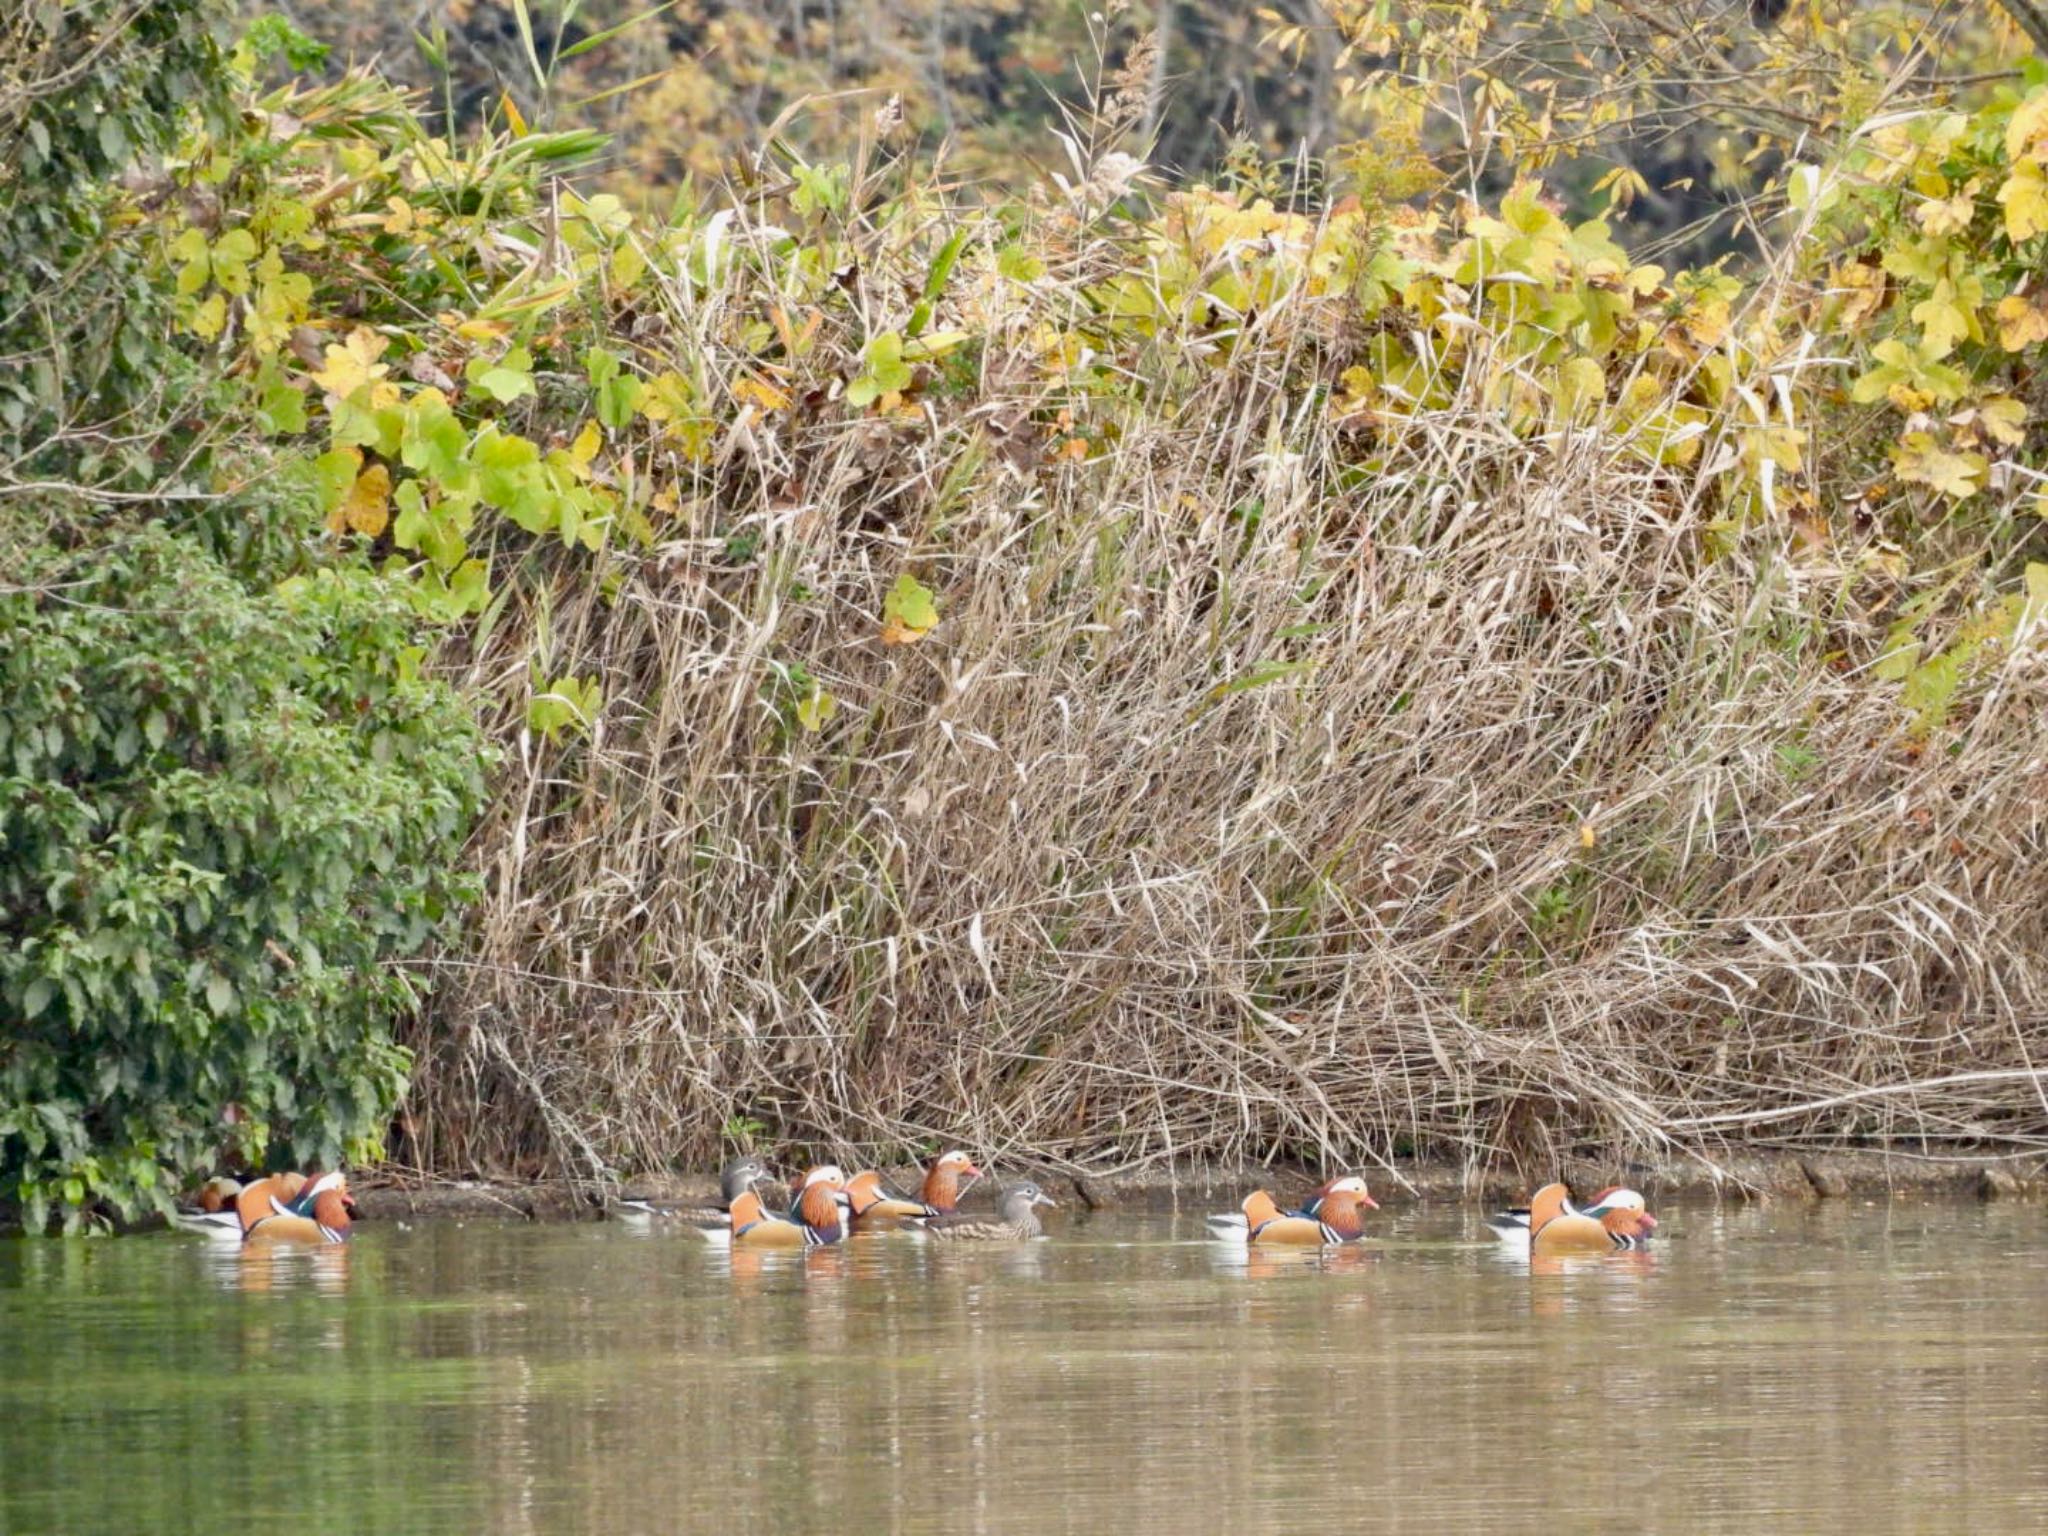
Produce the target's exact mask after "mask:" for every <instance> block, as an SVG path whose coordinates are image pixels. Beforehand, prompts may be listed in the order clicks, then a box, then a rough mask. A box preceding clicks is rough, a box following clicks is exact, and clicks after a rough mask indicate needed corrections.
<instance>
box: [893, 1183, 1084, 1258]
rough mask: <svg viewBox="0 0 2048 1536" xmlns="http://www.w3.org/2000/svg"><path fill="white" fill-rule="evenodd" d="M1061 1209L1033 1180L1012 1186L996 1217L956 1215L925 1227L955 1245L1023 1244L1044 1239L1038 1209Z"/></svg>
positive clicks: (941, 1218)
mask: <svg viewBox="0 0 2048 1536" xmlns="http://www.w3.org/2000/svg"><path fill="white" fill-rule="evenodd" d="M1041 1205H1043V1206H1048V1207H1050V1208H1051V1209H1054V1210H1057V1209H1059V1202H1058V1201H1056V1200H1054V1199H1053V1197H1052V1196H1051V1195H1048V1194H1047V1193H1046V1192H1045V1191H1044V1190H1042V1189H1040V1188H1039V1187H1038V1186H1037V1185H1036V1184H1033V1183H1032V1182H1031V1181H1030V1180H1028V1179H1027V1180H1025V1181H1024V1182H1023V1183H1021V1184H1012V1185H1011V1186H1010V1187H1009V1188H1008V1189H1007V1190H1005V1191H1004V1192H1003V1198H1002V1200H1001V1202H1000V1203H999V1204H998V1205H997V1207H996V1209H997V1211H998V1212H999V1215H997V1216H996V1217H993V1218H992V1217H988V1216H973V1215H968V1214H966V1213H964V1212H960V1211H955V1212H954V1213H953V1214H951V1215H950V1216H934V1217H932V1218H931V1219H929V1220H928V1221H926V1222H925V1224H924V1229H925V1231H927V1232H929V1233H930V1234H931V1235H932V1236H933V1237H936V1238H941V1239H943V1240H945V1241H946V1242H954V1243H1022V1242H1028V1241H1029V1240H1031V1239H1032V1238H1034V1237H1043V1236H1045V1228H1044V1226H1043V1225H1041V1224H1040V1222H1039V1220H1038V1207H1039V1206H1041Z"/></svg>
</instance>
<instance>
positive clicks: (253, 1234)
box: [242, 1173, 355, 1244]
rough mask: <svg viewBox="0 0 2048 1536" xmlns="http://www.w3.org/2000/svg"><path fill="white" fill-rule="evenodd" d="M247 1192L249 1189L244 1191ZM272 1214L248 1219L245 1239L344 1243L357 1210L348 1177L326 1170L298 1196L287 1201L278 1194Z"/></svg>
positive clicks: (274, 1200) (272, 1200)
mask: <svg viewBox="0 0 2048 1536" xmlns="http://www.w3.org/2000/svg"><path fill="white" fill-rule="evenodd" d="M245 1194H246V1191H245ZM270 1204H271V1209H270V1212H269V1214H267V1215H263V1216H258V1217H257V1218H256V1219H255V1220H254V1221H252V1222H250V1223H249V1229H248V1231H247V1232H245V1233H244V1234H243V1236H242V1241H243V1242H245V1243H253V1244H261V1243H298V1244H316V1243H345V1242H347V1241H348V1237H349V1226H350V1223H351V1220H352V1218H353V1216H354V1213H355V1206H354V1203H353V1202H352V1201H351V1200H350V1199H349V1197H348V1180H347V1179H346V1178H345V1177H343V1176H342V1175H341V1174H339V1173H323V1174H321V1175H320V1177H319V1178H317V1179H315V1180H313V1182H312V1183H310V1184H307V1185H306V1186H305V1187H304V1189H303V1190H302V1191H301V1193H300V1194H299V1197H298V1198H297V1199H296V1200H294V1201H292V1202H291V1203H290V1204H286V1203H285V1202H284V1201H282V1200H279V1199H278V1198H277V1197H276V1196H275V1195H273V1196H272V1197H271V1200H270Z"/></svg>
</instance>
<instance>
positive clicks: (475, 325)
mask: <svg viewBox="0 0 2048 1536" xmlns="http://www.w3.org/2000/svg"><path fill="white" fill-rule="evenodd" d="M434 318H435V319H436V320H437V321H439V322H440V323H441V324H442V325H445V326H447V327H448V329H449V330H451V331H453V332H454V333H455V334H456V335H458V336H460V337H461V338H462V339H463V340H464V341H498V340H501V339H502V338H504V337H506V336H509V335H511V334H512V327H511V326H509V325H507V324H506V323H505V322H504V321H502V320H486V319H483V318H481V317H473V316H469V315H465V314H463V313H461V312H460V311H459V310H453V309H444V310H442V311H441V312H440V313H439V314H437V315H435V316H434Z"/></svg>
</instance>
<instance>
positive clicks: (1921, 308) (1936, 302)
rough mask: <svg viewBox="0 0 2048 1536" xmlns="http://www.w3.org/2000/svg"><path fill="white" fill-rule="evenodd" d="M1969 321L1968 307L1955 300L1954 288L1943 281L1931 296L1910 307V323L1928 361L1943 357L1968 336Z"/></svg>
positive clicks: (1970, 320) (1935, 287)
mask: <svg viewBox="0 0 2048 1536" xmlns="http://www.w3.org/2000/svg"><path fill="white" fill-rule="evenodd" d="M1972 319H1973V316H1972V315H1971V313H1970V308H1969V306H1968V305H1966V304H1964V303H1962V302H1961V301H1960V300H1959V299H1958V298H1957V297H1956V294H1955V289H1954V285H1952V284H1951V283H1949V282H1948V281H1947V280H1946V279H1943V280H1942V281H1941V282H1939V283H1937V284H1935V286H1934V292H1933V294H1932V295H1931V296H1929V297H1928V298H1925V299H1922V300H1921V301H1920V302H1919V303H1918V304H1915V305H1914V306H1913V320H1914V323H1915V324H1917V325H1918V326H1919V327H1920V331H1921V341H1922V343H1923V347H1924V350H1925V351H1926V354H1927V355H1928V356H1929V357H1935V358H1939V357H1946V356H1948V354H1949V353H1950V352H1952V351H1954V350H1955V345H1956V343H1957V342H1959V341H1961V340H1962V339H1963V338H1964V337H1966V336H1968V335H1969V334H1970V326H1971V322H1972Z"/></svg>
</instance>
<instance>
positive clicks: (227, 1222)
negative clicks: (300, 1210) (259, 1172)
mask: <svg viewBox="0 0 2048 1536" xmlns="http://www.w3.org/2000/svg"><path fill="white" fill-rule="evenodd" d="M305 1188H306V1176H305V1175H304V1174H303V1173H273V1174H271V1175H270V1176H269V1177H267V1178H261V1179H257V1180H256V1181H255V1182H253V1183H250V1184H243V1183H240V1182H238V1181H237V1180H234V1179H228V1178H217V1179H209V1180H207V1181H206V1184H205V1185H204V1186H203V1187H202V1188H201V1189H200V1191H199V1199H198V1201H197V1202H196V1203H195V1204H194V1205H193V1206H192V1207H191V1208H189V1209H181V1210H179V1211H178V1212H177V1214H176V1215H174V1216H173V1217H172V1218H171V1224H172V1225H173V1226H176V1227H180V1228H182V1229H184V1230H185V1231H187V1232H197V1233H199V1234H200V1235H201V1236H203V1237H212V1238H219V1239H222V1240H225V1241H229V1242H237V1243H239V1242H240V1241H242V1239H243V1238H245V1237H247V1236H248V1235H249V1229H250V1228H251V1227H253V1226H255V1224H256V1223H257V1222H259V1221H261V1220H263V1219H264V1218H265V1217H267V1216H273V1215H276V1214H277V1210H276V1208H275V1207H273V1205H272V1203H271V1202H272V1201H276V1202H278V1203H279V1204H280V1205H282V1206H289V1205H290V1204H291V1203H292V1202H293V1201H294V1200H296V1199H298V1198H299V1196H300V1195H301V1194H303V1193H304V1191H305Z"/></svg>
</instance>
